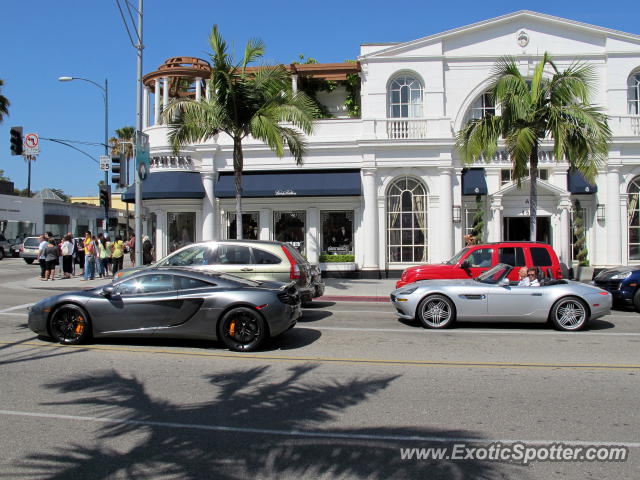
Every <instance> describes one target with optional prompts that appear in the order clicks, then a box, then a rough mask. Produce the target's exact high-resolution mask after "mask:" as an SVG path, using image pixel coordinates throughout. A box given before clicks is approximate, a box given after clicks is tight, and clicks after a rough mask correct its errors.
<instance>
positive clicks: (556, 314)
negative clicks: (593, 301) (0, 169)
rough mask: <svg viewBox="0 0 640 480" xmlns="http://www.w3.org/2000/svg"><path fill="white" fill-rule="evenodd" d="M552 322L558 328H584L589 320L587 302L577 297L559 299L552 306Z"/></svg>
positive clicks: (569, 329) (565, 329)
mask: <svg viewBox="0 0 640 480" xmlns="http://www.w3.org/2000/svg"><path fill="white" fill-rule="evenodd" d="M550 315H551V324H552V325H553V327H554V328H555V329H557V330H563V331H567V332H573V331H576V330H580V329H581V328H584V326H585V325H586V324H587V321H588V320H589V311H588V310H587V306H586V305H585V303H584V302H583V301H582V300H580V299H579V298H576V297H565V298H561V299H560V300H558V301H557V302H556V303H554V304H553V307H552V308H551V314H550Z"/></svg>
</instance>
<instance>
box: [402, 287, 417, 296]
mask: <svg viewBox="0 0 640 480" xmlns="http://www.w3.org/2000/svg"><path fill="white" fill-rule="evenodd" d="M418 287H419V286H418V285H415V286H411V287H409V288H403V289H402V290H399V291H398V295H411V294H412V293H413V292H415V291H416V290H417V289H418Z"/></svg>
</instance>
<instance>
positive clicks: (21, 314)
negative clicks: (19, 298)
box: [0, 312, 29, 317]
mask: <svg viewBox="0 0 640 480" xmlns="http://www.w3.org/2000/svg"><path fill="white" fill-rule="evenodd" d="M0 315H11V316H12V317H14V316H16V315H18V316H19V317H28V316H29V314H28V313H15V312H0Z"/></svg>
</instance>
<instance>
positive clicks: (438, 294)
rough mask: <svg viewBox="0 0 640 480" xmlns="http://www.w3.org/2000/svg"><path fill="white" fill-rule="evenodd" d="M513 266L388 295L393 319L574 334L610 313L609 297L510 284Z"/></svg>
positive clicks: (592, 290)
mask: <svg viewBox="0 0 640 480" xmlns="http://www.w3.org/2000/svg"><path fill="white" fill-rule="evenodd" d="M512 268H513V267H511V266H509V265H505V264H502V263H500V264H498V265H496V266H495V267H493V268H492V269H491V270H488V271H486V272H485V273H483V274H482V275H480V276H479V277H477V278H475V279H473V280H422V281H420V282H416V283H411V284H409V285H405V286H403V287H401V288H398V289H397V290H394V291H393V292H391V301H392V302H393V305H394V306H395V308H396V310H397V315H398V316H399V317H400V318H403V319H406V320H413V319H416V320H419V321H420V322H422V325H424V326H425V327H427V328H446V327H449V326H450V325H452V324H453V322H455V321H456V320H464V321H484V322H486V321H508V322H547V321H550V322H551V324H552V325H553V326H554V327H555V328H557V329H558V330H567V331H575V330H580V329H581V328H583V327H584V326H585V325H586V323H587V322H588V321H589V319H595V318H598V317H602V316H603V315H606V314H608V313H609V311H610V310H611V302H612V298H611V294H610V293H609V292H607V291H605V290H602V289H600V288H597V287H593V286H591V285H586V284H584V283H578V282H572V281H568V280H546V281H545V280H542V281H541V286H539V287H519V286H517V285H512V284H510V282H509V279H508V278H507V275H508V274H509V272H510V271H511V269H512Z"/></svg>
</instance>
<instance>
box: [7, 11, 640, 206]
mask: <svg viewBox="0 0 640 480" xmlns="http://www.w3.org/2000/svg"><path fill="white" fill-rule="evenodd" d="M130 1H132V2H133V3H134V5H137V0H130ZM144 9H145V21H144V43H145V47H146V48H145V50H144V67H143V72H144V73H147V72H150V71H153V70H156V69H157V67H158V66H159V65H160V64H161V63H162V62H163V61H164V60H165V59H167V58H169V57H172V56H180V55H184V56H195V57H201V58H205V59H208V56H207V53H208V45H207V38H208V34H209V31H210V30H211V26H212V25H213V24H214V23H217V24H218V25H219V27H220V30H221V32H222V34H223V36H224V37H225V39H226V40H227V41H228V43H229V44H231V45H233V46H235V47H237V48H238V50H239V51H241V50H242V47H243V46H244V44H245V42H246V40H247V39H248V38H250V37H259V38H261V39H262V40H263V41H264V42H265V44H266V47H267V51H266V56H265V59H266V61H267V62H269V63H290V62H292V61H294V60H295V59H297V57H298V55H299V54H304V55H306V56H308V57H313V58H315V59H317V60H318V61H319V62H342V61H344V60H346V59H354V58H356V56H357V55H358V52H359V45H360V44H362V43H379V42H402V41H409V40H412V39H415V38H419V37H424V36H427V35H431V34H434V33H438V32H441V31H444V30H448V29H451V28H455V27H459V26H462V25H466V24H469V23H473V22H477V21H480V20H484V19H487V18H491V17H495V16H499V15H503V14H506V13H510V12H513V11H516V10H521V9H530V10H535V11H539V12H542V13H547V14H550V15H557V16H560V17H565V18H570V19H573V20H578V21H581V22H586V23H591V24H595V25H600V26H604V27H609V28H614V29H617V30H622V31H626V32H630V33H635V34H640V24H639V23H638V18H639V14H640V7H639V5H638V2H637V0H621V1H610V2H597V3H592V2H584V1H580V2H578V1H575V0H566V1H557V0H555V1H544V0H543V1H538V2H535V4H529V3H520V4H517V3H513V2H498V1H491V0H488V1H487V0H485V1H483V2H478V1H473V2H467V1H457V2H433V1H423V2H389V1H378V0H368V1H360V0H351V1H341V2H336V1H332V0H326V1H324V2H304V1H284V0H275V1H272V0H267V1H254V0H243V1H234V2H227V1H215V2H213V1H210V2H207V1H196V0H181V1H175V0H174V1H169V0H146V1H145V5H144ZM0 11H1V12H2V18H3V22H2V29H1V30H0V58H1V60H2V64H1V66H0V78H2V79H3V80H4V82H5V86H4V88H3V90H2V93H3V94H4V95H5V96H6V97H8V99H9V101H10V102H11V106H10V111H9V113H10V115H9V117H7V118H5V121H4V122H3V123H2V124H0V169H3V170H4V171H5V175H7V176H8V177H10V178H11V179H12V180H13V181H14V182H15V184H16V187H18V188H25V187H26V184H27V167H26V164H25V163H24V161H23V160H22V157H13V156H11V155H10V153H9V128H10V127H11V126H14V125H21V126H23V127H24V129H25V133H26V132H36V133H38V134H39V135H40V136H42V137H50V138H59V139H70V140H82V141H93V142H100V141H102V138H103V135H104V134H103V129H104V124H103V115H104V114H103V111H104V110H103V103H102V102H103V101H102V97H101V94H100V91H99V90H98V89H97V88H95V87H94V86H92V85H90V84H88V83H85V82H81V81H74V82H66V83H61V82H59V81H58V80H57V78H58V77H59V76H62V75H69V76H78V77H85V78H89V79H91V80H94V81H96V82H98V83H103V82H104V79H105V77H106V78H108V80H109V96H110V102H109V110H110V112H109V113H110V115H109V130H110V135H111V134H112V131H113V129H115V128H118V127H121V126H124V125H134V124H135V72H136V57H135V50H134V49H133V47H131V45H130V43H129V39H128V37H127V35H126V32H125V30H124V27H123V25H122V20H121V18H120V14H119V12H118V9H117V7H116V3H115V0H83V1H80V0H55V1H51V0H25V1H22V2H9V1H7V0H5V1H3V2H2V7H1V10H0ZM80 148H84V149H86V151H87V152H88V153H90V154H91V155H93V156H95V157H97V156H98V155H100V154H102V149H101V147H91V146H88V147H83V146H80ZM41 150H42V152H41V155H40V156H39V157H38V160H37V162H35V165H34V168H33V172H32V189H33V190H39V189H41V188H43V187H52V188H61V189H63V190H64V191H65V192H67V193H68V194H71V195H96V194H97V182H98V181H99V180H100V179H101V178H103V174H102V172H100V171H99V170H98V167H97V165H96V164H95V163H93V162H92V161H91V160H90V159H88V158H87V157H85V156H84V155H82V154H80V153H77V152H75V151H73V150H71V149H69V148H67V147H64V146H60V145H56V144H54V143H51V142H46V141H42V142H41Z"/></svg>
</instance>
